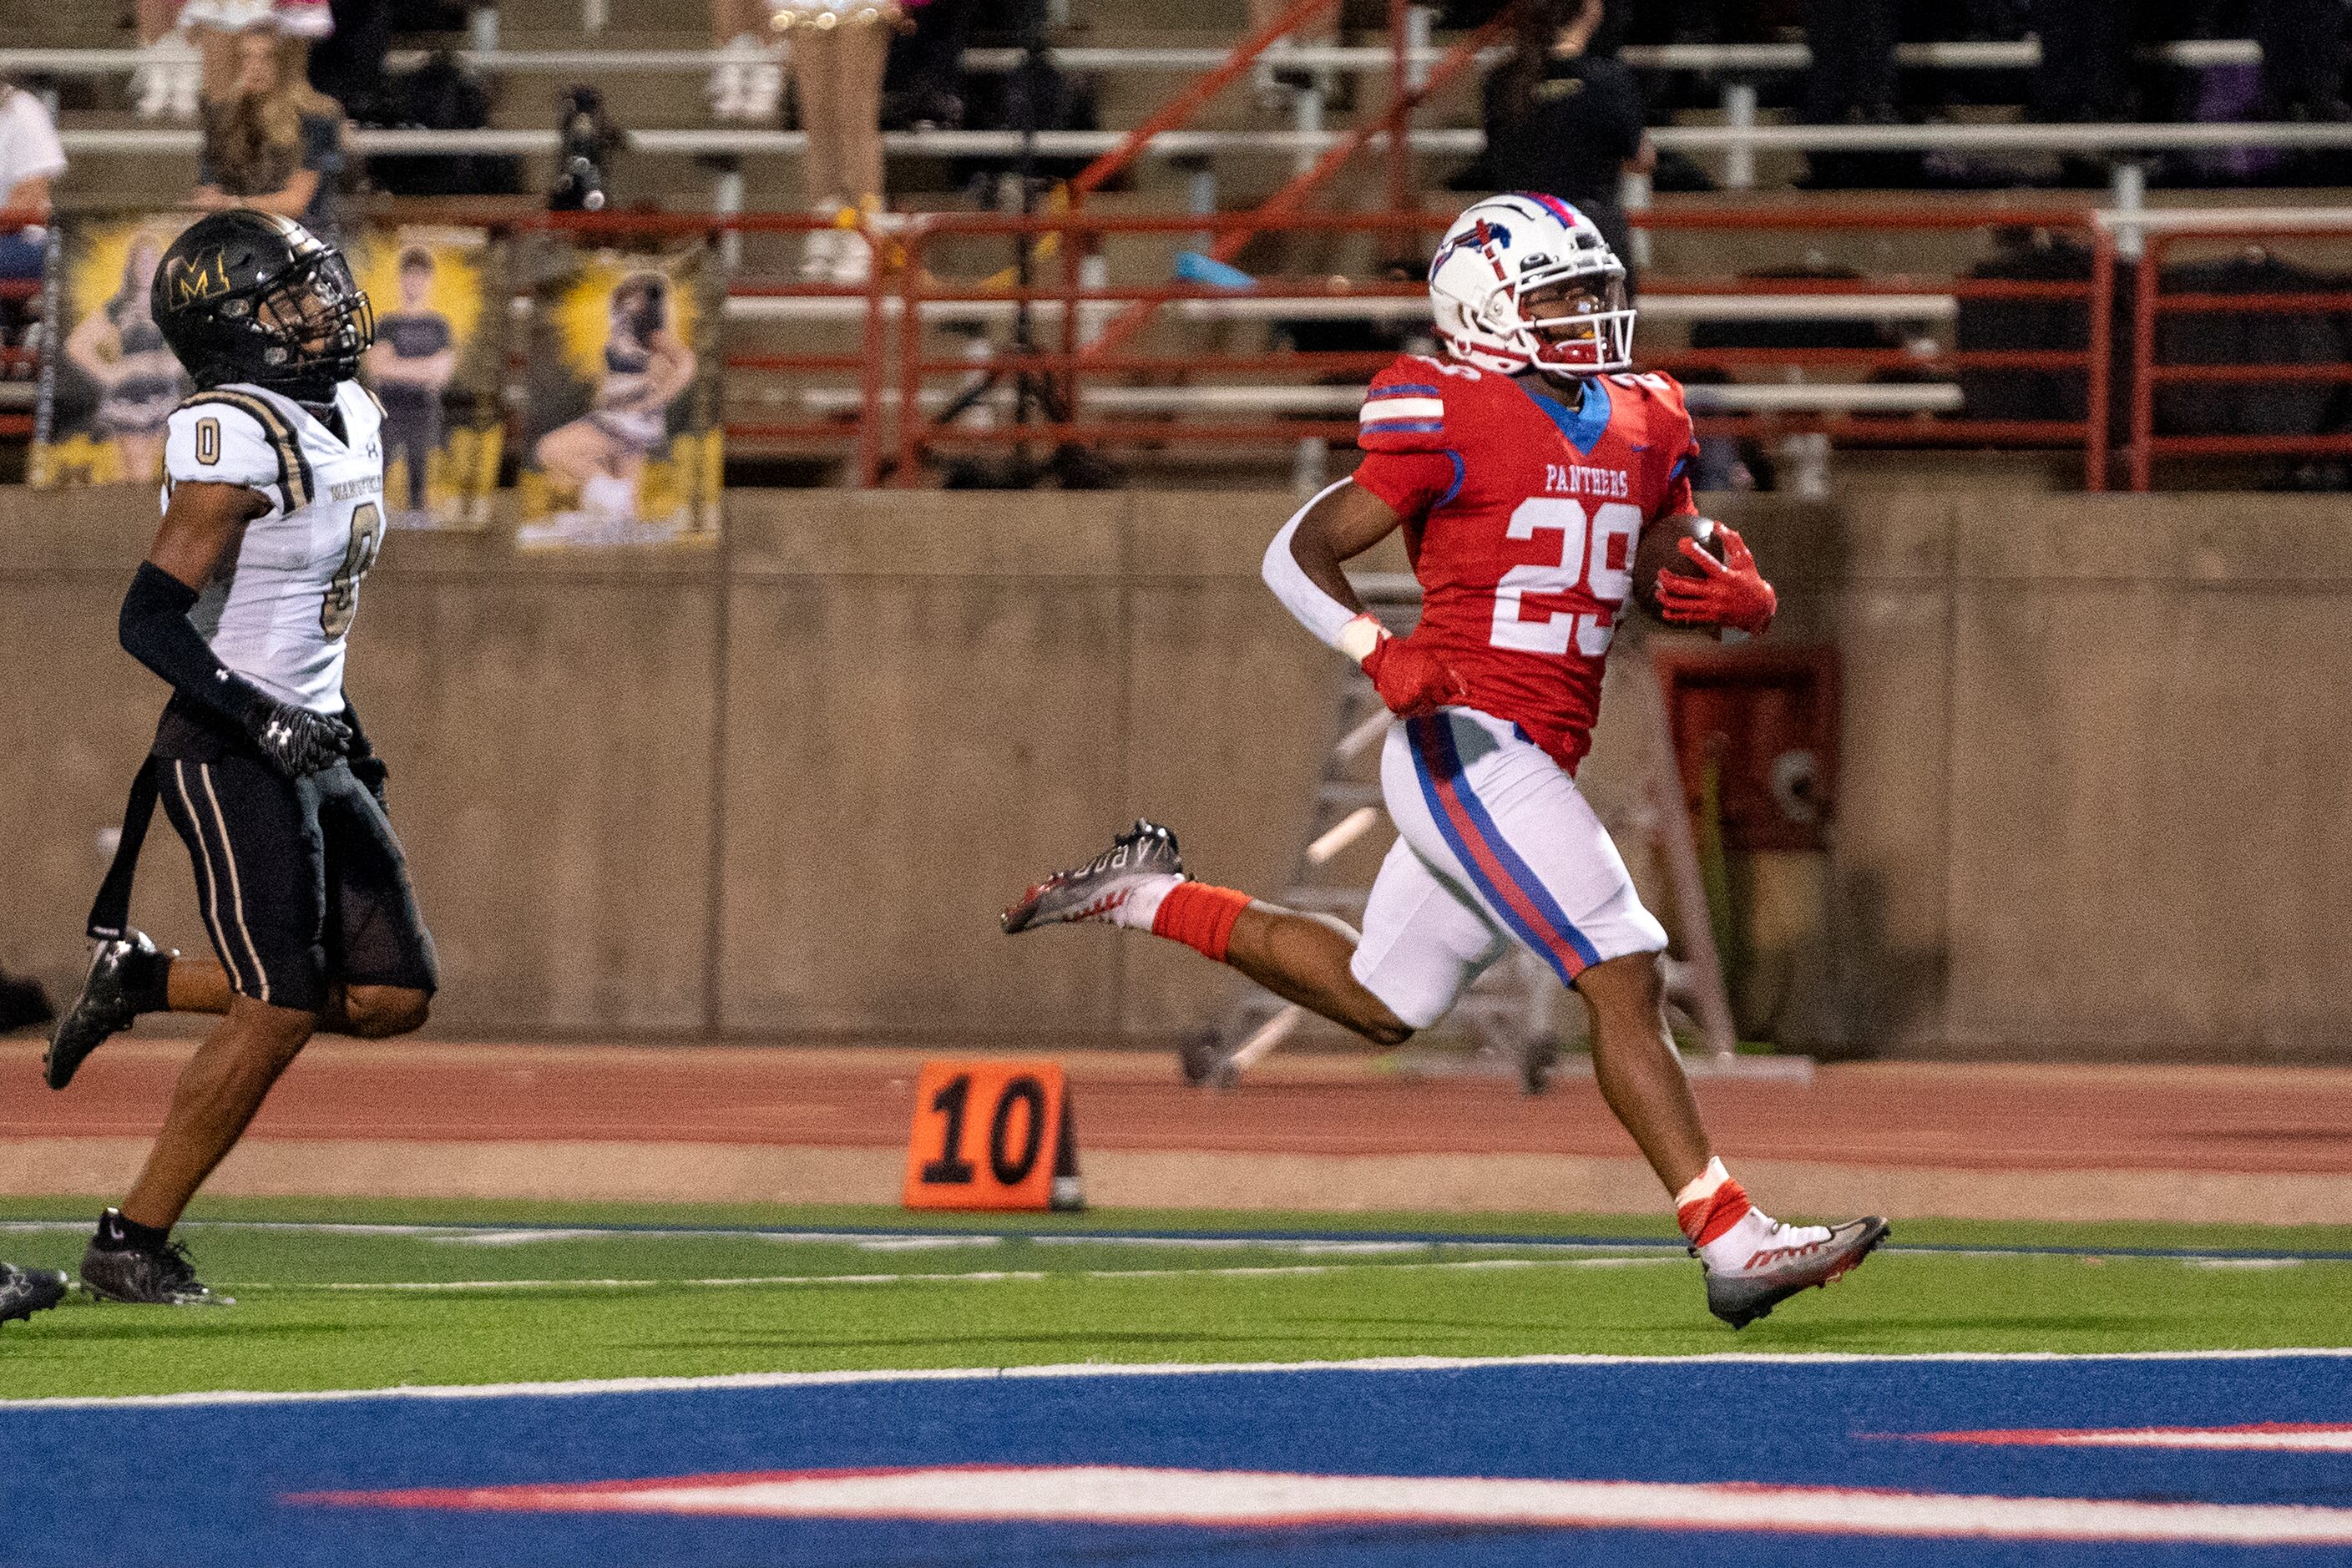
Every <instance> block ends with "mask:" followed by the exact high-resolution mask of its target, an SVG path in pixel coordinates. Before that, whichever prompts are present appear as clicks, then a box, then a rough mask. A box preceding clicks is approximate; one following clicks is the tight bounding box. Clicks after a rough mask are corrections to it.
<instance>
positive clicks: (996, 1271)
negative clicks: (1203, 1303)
mask: <svg viewBox="0 0 2352 1568" xmlns="http://www.w3.org/2000/svg"><path fill="white" fill-rule="evenodd" d="M1680 1262H1682V1259H1681V1258H1656V1257H1646V1258H1455V1259H1453V1260H1451V1261H1448V1262H1444V1263H1289V1264H1276V1263H1264V1264H1254V1265H1246V1266H1242V1265H1237V1266H1235V1267H1233V1268H1064V1269H1050V1270H1049V1269H1044V1268H987V1269H978V1270H974V1271H972V1272H971V1273H966V1274H945V1273H914V1274H749V1275H727V1276H719V1277H714V1278H711V1279H395V1280H367V1279H352V1280H322V1281H317V1282H310V1283H305V1282H301V1281H287V1282H278V1283H252V1282H246V1283H236V1282H235V1281H230V1282H228V1283H232V1284H236V1289H240V1290H355V1291H368V1290H421V1291H434V1290H461V1291H497V1290H571V1289H589V1290H659V1289H667V1288H669V1287H671V1286H707V1287H712V1288H716V1289H728V1288H730V1287H740V1286H755V1285H931V1284H961V1285H994V1284H1000V1283H1003V1281H1006V1280H1013V1281H1033V1280H1039V1279H1250V1278H1255V1277H1260V1276H1268V1275H1279V1276H1297V1275H1302V1274H1343V1273H1347V1272H1349V1271H1350V1270H1353V1269H1368V1268H1377V1269H1384V1270H1388V1271H1391V1272H1399V1273H1401V1272H1404V1271H1406V1270H1411V1269H1432V1268H1447V1269H1466V1268H1645V1267H1650V1266H1654V1265H1656V1264H1661V1263H1680Z"/></svg>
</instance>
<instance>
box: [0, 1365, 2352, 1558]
mask: <svg viewBox="0 0 2352 1568" xmlns="http://www.w3.org/2000/svg"><path fill="white" fill-rule="evenodd" d="M2347 1413H2352V1358H2328V1357H2309V1358H2298V1357H2283V1356H2269V1357H2261V1356H2257V1357H2244V1358H2229V1359H2221V1358H2216V1359H2163V1360H2158V1359H2148V1360H2134V1359H2122V1358H2081V1359H2064V1358H2052V1359H2048V1360H2008V1361H1993V1360H1982V1361H1962V1360H1954V1361H1939V1360H1901V1361H1862V1362H1812V1363H1753V1362H1748V1363H1736V1362H1709V1361H1706V1360H1692V1361H1688V1362H1683V1363H1614V1364H1592V1365H1569V1366H1561V1365H1550V1366H1527V1365H1518V1366H1487V1367H1475V1368H1464V1369H1454V1370H1432V1371H1406V1372H1399V1371H1384V1372H1355V1371H1346V1370H1339V1371H1313V1372H1293V1373H1212V1374H1204V1375H1149V1376H1122V1377H1101V1378H1097V1377H1087V1376H1075V1377H1045V1378H1030V1377H1023V1378H1007V1379H994V1378H976V1379H968V1380H957V1381H948V1382H928V1383H905V1382H901V1383H887V1382H877V1383H856V1384H826V1385H803V1386H794V1387H788V1388H772V1389H743V1390H692V1391H673V1392H662V1393H640V1394H594V1395H587V1396H580V1397H570V1398H543V1397H541V1398H530V1397H499V1398H482V1399H467V1400H457V1401H424V1400H398V1399H369V1400H358V1401H349V1402H339V1403H320V1404H294V1405H247V1406H227V1405H215V1406H201V1407H174V1408H154V1407H146V1408H141V1407H115V1408H99V1409H65V1410H38V1409H25V1408H17V1409H12V1410H5V1411H0V1516H4V1517H5V1521H6V1528H5V1531H0V1562H5V1563H36V1562H38V1563H48V1562H51V1561H56V1560H58V1559H60V1558H70V1559H73V1560H77V1561H82V1562H90V1563H98V1562H104V1563H173V1564H184V1563H189V1562H201V1561H206V1560H215V1561H229V1562H255V1563H257V1562H270V1563H333V1564H337V1565H338V1568H349V1565H352V1564H356V1563H370V1564H374V1563H386V1564H397V1563H419V1564H425V1563H430V1564H436V1565H440V1564H448V1563H550V1564H555V1563H562V1564H567V1565H570V1564H577V1563H590V1562H593V1563H667V1562H693V1563H751V1562H761V1563H783V1562H789V1563H828V1564H846V1563H857V1564H882V1563H891V1564H896V1563H908V1564H912V1563H972V1564H981V1563H992V1564H993V1563H1048V1562H1052V1563H1068V1562H1072V1561H1085V1562H1111V1561H1116V1562H1120V1563H1147V1564H1149V1563H1177V1562H1185V1563H1220V1564H1225V1563H1234V1564H1238V1563H1276V1562H1280V1563H1316V1564H1324V1563H1381V1564H1385V1563H1428V1562H1444V1563H1477V1564H1490V1563H1495V1564H1499V1563H1547V1564H1559V1563H1569V1562H1572V1563H1579V1564H1618V1563H1661V1564H1664V1563H1673V1564H1677V1565H1680V1564H1685V1563H1692V1562H1694V1561H1697V1560H1699V1559H1700V1558H1701V1557H1702V1554H1704V1555H1706V1556H1716V1555H1718V1554H1721V1555H1723V1556H1725V1557H1727V1558H1728V1559H1731V1560H1736V1561H1737V1562H1738V1563H1740V1564H1742V1568H1750V1565H1756V1568H1761V1565H1768V1564H1788V1563H1826V1562H1834V1563H1839V1564H1841V1565H1852V1568H1875V1565H1879V1564H1885V1565H1886V1568H1898V1565H1900V1568H1916V1564H1918V1563H1921V1562H1925V1561H1932V1562H1935V1563H1962V1564H1969V1565H1990V1564H2008V1563H2035V1564H2057V1565H2061V1568H2070V1565H2074V1564H2084V1565H2088V1564H2102V1565H2105V1564H2118V1565H2120V1564H2125V1563H2131V1564H2157V1565H2164V1568H2170V1565H2176V1564H2178V1565H2187V1564H2202V1563H2224V1562H2245V1561H2256V1562H2261V1563H2277V1564H2282V1565H2284V1564H2294V1565H2296V1568H2301V1565H2304V1564H2311V1565H2313V1568H2316V1565H2317V1564H2319V1563H2336V1564H2340V1563H2343V1561H2344V1560H2345V1554H2344V1551H2343V1549H2341V1548H2336V1549H2333V1550H2325V1551H2323V1550H2302V1549H2293V1550H2290V1549H2280V1548H2262V1549H2238V1548H2221V1547H2212V1546H2186V1545H2147V1544H2139V1545H2129V1546H2120V1545H2063V1544H2057V1543H2053V1542H2032V1543H2024V1544H2014V1543H1986V1542H1961V1541H1932V1542H1920V1541H1904V1540H1885V1539H1872V1538H1856V1537H1846V1536H1820V1535H1798V1534H1789V1535H1774V1534H1763V1533H1740V1534H1737V1535H1732V1534H1707V1535H1698V1534H1692V1533H1681V1534H1676V1533H1667V1532H1661V1531H1622V1530H1618V1531H1560V1530H1556V1529H1547V1530H1526V1529H1462V1528H1456V1527H1447V1528H1431V1527H1419V1526H1415V1527H1390V1528H1371V1527H1357V1526H1348V1527H1329V1528H1319V1529H1314V1530H1304V1531H1276V1532H1252V1531H1209V1530H1200V1529H1187V1528H1150V1529H1146V1528H1138V1527H1131V1526H1118V1527H1111V1526H1094V1525H1089V1526H1048V1525H1029V1524H1022V1525H1004V1524H989V1525H973V1524H956V1525H940V1524H908V1523H901V1522H893V1521H881V1522H831V1521H827V1522H814V1523H812V1522H806V1521H769V1520H715V1519H698V1518H681V1517H677V1516H668V1515H666V1516H663V1517H660V1518H653V1519H638V1518H626V1517H619V1518H616V1517H613V1516H608V1515H540V1514H483V1513H463V1512H446V1513H445V1512H429V1511H395V1510H365V1509H344V1508H334V1507H325V1506H310V1505H289V1504H286V1503H282V1502H280V1501H278V1498H279V1497H281V1496H282V1495H284V1494H287V1493H292V1492H301V1491H310V1490H318V1489H393V1488H408V1487H440V1488H451V1487H472V1486H483V1485H497V1484H501V1483H516V1482H530V1481H539V1482H579V1481H589V1480H596V1479H618V1478H636V1477H650V1476H679V1475H693V1474H709V1473H714V1472H740V1471H760V1470H780V1469H801V1468H845V1467H907V1466H911V1467H928V1466H938V1465H949V1464H974V1463H999V1464H1005V1463H1009V1464H1022V1465H1071V1464H1103V1463H1113V1464H1129V1465H1145V1466H1166V1467H1177V1468H1202V1469H1278V1470H1294V1471H1307V1472H1322V1473H1330V1474H1347V1475H1374V1476H1382V1475H1386V1476H1440V1475H1457V1476H1459V1475H1483V1476H1513V1477H1544V1478H1560V1479H1629V1480H1647V1481H1700V1482H1721V1481H1755V1482H1765V1483H1780V1484H1794V1485H1812V1486H1841V1487H1874V1488H1887V1489H1899V1490H1906V1491H1937V1492H1961V1493H1987V1494H1999V1495H2006V1496H2012V1497H2032V1496H2044V1497H2077V1498H2114V1499H2137V1500H2196V1501H2207V1502H2229V1503H2305V1504H2322V1505H2326V1506H2331V1507H2339V1508H2340V1507H2346V1506H2352V1454H2341V1453H2336V1454H2327V1453H2292V1452H2254V1453H2249V1452H2181V1451H2178V1450H2140V1449H2091V1448H2052V1447H1976V1446H1954V1445H1943V1444H1931V1443H1920V1442H1905V1441H1888V1440H1886V1439H1885V1437H1884V1436H1874V1435H1877V1434H1896V1433H1916V1432H1927V1431H1937V1430H1955V1429H1984V1428H2004V1429H2006V1428H2021V1427H2032V1428H2046V1427H2114V1426H2228V1425H2237V1424H2252V1423H2263V1422H2322V1423H2325V1422H2338V1423H2340V1422H2343V1421H2345V1420H2346V1419H2347Z"/></svg>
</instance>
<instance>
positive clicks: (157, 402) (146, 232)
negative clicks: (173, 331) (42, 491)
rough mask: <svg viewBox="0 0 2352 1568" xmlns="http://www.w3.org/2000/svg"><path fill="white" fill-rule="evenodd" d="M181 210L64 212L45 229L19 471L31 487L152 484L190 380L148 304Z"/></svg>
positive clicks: (185, 217) (158, 480)
mask: <svg viewBox="0 0 2352 1568" xmlns="http://www.w3.org/2000/svg"><path fill="white" fill-rule="evenodd" d="M192 222H194V215H192V214H186V213H169V214H159V215H155V216H141V217H123V216H107V217H97V216H88V217H65V218H60V219H58V221H57V223H56V225H55V226H54V227H53V228H52V229H51V230H50V236H51V243H52V245H53V247H54V248H52V249H51V251H50V253H49V268H48V279H47V287H46V289H45V291H44V295H43V307H42V319H43V320H44V321H48V322H51V323H52V324H53V327H54V330H55V331H56V333H57V336H56V337H54V338H52V339H51V340H50V342H51V345H52V350H51V352H49V353H44V354H43V355H42V356H41V393H40V403H39V405H38V408H37V412H36V413H35V415H34V419H33V447H32V451H31V454H30V455H29V457H28V458H27V461H26V481H27V482H28V483H31V484H34V485H39V486H56V485H106V484H120V483H124V482H131V483H137V484H146V485H160V484H162V483H163V437H164V429H165V426H166V424H167V422H168V421H169V420H170V419H171V416H172V410H173V409H174V408H176V407H178V406H179V404H180V400H181V399H182V398H184V397H185V396H187V395H189V394H190V393H192V392H194V390H195V384H194V383H193V382H191V381H190V380H189V379H188V377H187V374H186V373H185V372H184V371H182V370H181V369H180V362H179V361H178V360H177V359H175V358H174V357H173V354H172V350H171V347H170V345H168V344H166V343H165V342H163V332H162V331H161V330H159V329H158V328H157V327H156V325H155V317H154V314H153V312H152V310H150V309H149V307H148V290H149V289H150V288H151V287H152V285H153V283H154V281H155V268H157V267H158V266H159V265H160V264H161V263H162V261H163V251H164V249H165V247H168V246H169V245H170V244H171V243H172V241H173V240H174V239H177V238H178V237H180V231H181V230H182V229H184V228H185V227H187V226H188V225H189V224H190V223H192Z"/></svg>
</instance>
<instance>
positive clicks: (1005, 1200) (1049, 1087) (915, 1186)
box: [905, 1061, 1086, 1209]
mask: <svg viewBox="0 0 2352 1568" xmlns="http://www.w3.org/2000/svg"><path fill="white" fill-rule="evenodd" d="M905 1201H906V1206H907V1207H908V1208H910V1209H1080V1208H1084V1207H1086V1199H1085V1197H1084V1195H1083V1194H1082V1193H1081V1192H1080V1189H1079V1186H1078V1150H1077V1140H1076V1137H1075V1136H1074V1130H1073V1128H1072V1125H1071V1119H1070V1096H1069V1089H1068V1086H1067V1085H1066V1083H1065V1082H1064V1081H1063V1079H1062V1069H1061V1067H1060V1065H1059V1064H1058V1063H1055V1062H1000V1061H939V1062H925V1063H924V1064H923V1072H922V1076H921V1077H920V1078H919V1079H917V1080H916V1083H915V1125H914V1131H912V1132H911V1133H910V1134H909V1135H908V1139H907V1186H906V1198H905Z"/></svg>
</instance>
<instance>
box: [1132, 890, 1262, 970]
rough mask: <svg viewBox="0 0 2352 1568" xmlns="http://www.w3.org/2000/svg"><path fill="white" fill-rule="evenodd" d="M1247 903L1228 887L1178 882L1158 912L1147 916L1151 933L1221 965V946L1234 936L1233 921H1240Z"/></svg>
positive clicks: (1246, 900)
mask: <svg viewBox="0 0 2352 1568" xmlns="http://www.w3.org/2000/svg"><path fill="white" fill-rule="evenodd" d="M1249 901H1250V896H1249V895H1248V894H1247V893H1237V892H1235V891H1234V890H1233V889H1231V888H1213V887H1211V886H1209V884H1207V883H1206V882H1179V883H1177V884H1176V885H1175V886H1174V887H1172V888H1171V889H1168V896H1167V897H1166V898H1164V899H1162V900H1160V912H1159V913H1158V914H1156V915H1153V916H1152V917H1151V934H1152V935H1154V936H1164V937H1166V938H1167V939H1168V940H1169V941H1171V942H1182V943H1183V944H1184V945H1185V946H1186V947H1189V948H1192V950H1193V951H1194V952H1199V953H1200V954H1202V956H1203V957H1207V958H1213V959H1215V960H1216V961H1217V962H1218V963H1223V962H1224V961H1225V943H1226V942H1228V941H1230V940H1232V937H1233V934H1234V921H1237V920H1239V919H1241V918H1242V910H1244V909H1247V908H1248V907H1249Z"/></svg>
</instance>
